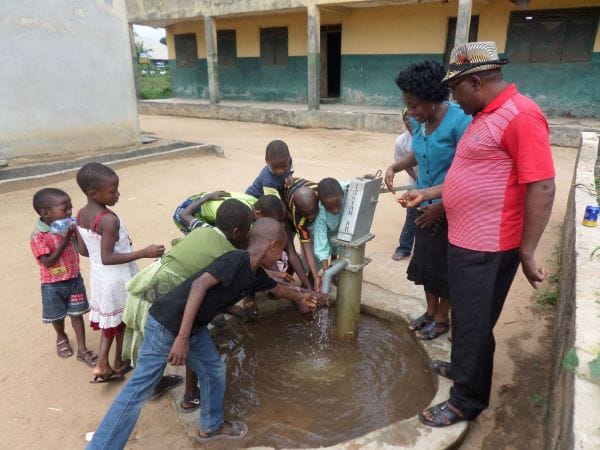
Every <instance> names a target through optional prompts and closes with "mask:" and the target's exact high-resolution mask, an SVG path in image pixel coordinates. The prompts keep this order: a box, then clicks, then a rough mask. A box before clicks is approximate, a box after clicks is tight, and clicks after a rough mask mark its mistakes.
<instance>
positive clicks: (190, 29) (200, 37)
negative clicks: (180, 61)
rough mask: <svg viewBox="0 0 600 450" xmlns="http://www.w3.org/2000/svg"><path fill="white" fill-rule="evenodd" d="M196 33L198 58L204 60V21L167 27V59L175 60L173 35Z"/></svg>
mask: <svg viewBox="0 0 600 450" xmlns="http://www.w3.org/2000/svg"><path fill="white" fill-rule="evenodd" d="M185 33H196V44H197V46H198V58H206V43H205V40H204V20H199V21H194V22H183V23H176V24H174V25H170V26H168V27H167V49H168V51H169V59H175V39H174V37H173V35H175V34H185Z"/></svg>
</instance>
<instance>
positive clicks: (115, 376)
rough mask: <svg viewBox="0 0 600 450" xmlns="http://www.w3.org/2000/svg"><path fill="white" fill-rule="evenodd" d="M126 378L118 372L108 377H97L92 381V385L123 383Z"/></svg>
mask: <svg viewBox="0 0 600 450" xmlns="http://www.w3.org/2000/svg"><path fill="white" fill-rule="evenodd" d="M123 379H124V377H123V375H121V374H120V373H118V372H111V373H109V374H107V375H96V376H94V379H93V380H91V381H90V383H91V384H102V383H112V382H113V381H121V380H123Z"/></svg>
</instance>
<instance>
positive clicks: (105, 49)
mask: <svg viewBox="0 0 600 450" xmlns="http://www.w3.org/2000/svg"><path fill="white" fill-rule="evenodd" d="M126 14H127V13H126V9H125V0H52V1H48V0H2V1H0V36H1V38H0V58H1V59H0V60H1V61H2V67H0V157H3V158H11V157H16V156H24V155H32V154H42V153H68V152H82V151H87V150H97V149H102V148H108V147H117V146H125V145H131V144H133V143H138V142H139V141H140V137H139V124H138V118H137V105H136V97H135V85H134V80H133V68H132V57H131V51H130V44H129V30H128V25H127V15H126Z"/></svg>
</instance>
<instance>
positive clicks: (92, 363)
mask: <svg viewBox="0 0 600 450" xmlns="http://www.w3.org/2000/svg"><path fill="white" fill-rule="evenodd" d="M77 361H81V362H82V363H84V364H85V365H86V366H88V367H96V363H97V362H98V355H96V353H94V352H93V351H91V350H86V351H85V352H83V354H81V355H80V354H79V353H77Z"/></svg>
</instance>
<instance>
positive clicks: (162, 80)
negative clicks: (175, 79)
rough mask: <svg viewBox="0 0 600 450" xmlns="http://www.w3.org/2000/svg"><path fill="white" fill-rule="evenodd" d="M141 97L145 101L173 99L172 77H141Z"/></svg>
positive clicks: (166, 75)
mask: <svg viewBox="0 0 600 450" xmlns="http://www.w3.org/2000/svg"><path fill="white" fill-rule="evenodd" d="M139 80H140V96H141V97H142V99H144V100H151V99H155V98H170V97H171V75H170V74H168V73H167V74H165V75H140V78H139Z"/></svg>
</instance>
